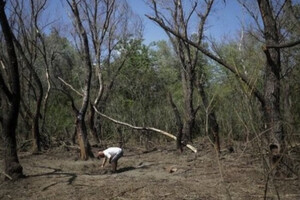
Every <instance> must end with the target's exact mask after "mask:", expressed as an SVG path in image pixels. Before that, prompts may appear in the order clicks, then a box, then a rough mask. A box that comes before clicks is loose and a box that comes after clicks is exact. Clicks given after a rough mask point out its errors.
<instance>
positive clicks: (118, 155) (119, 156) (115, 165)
mask: <svg viewBox="0 0 300 200" xmlns="http://www.w3.org/2000/svg"><path fill="white" fill-rule="evenodd" d="M122 156H123V151H121V152H120V153H118V154H116V155H115V156H114V157H113V158H112V159H111V165H112V168H113V172H116V171H117V167H118V160H119V159H120V158H121V157H122Z"/></svg>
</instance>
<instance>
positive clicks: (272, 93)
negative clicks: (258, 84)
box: [257, 0, 284, 151]
mask: <svg viewBox="0 0 300 200" xmlns="http://www.w3.org/2000/svg"><path fill="white" fill-rule="evenodd" d="M257 2H258V5H259V8H260V12H261V16H262V19H263V23H264V37H265V41H266V46H268V45H274V44H275V45H277V44H279V31H278V28H277V25H276V21H275V19H274V16H273V12H272V8H271V5H270V2H269V1H262V0H258V1H257ZM264 52H265V55H266V65H265V83H264V100H265V104H264V105H263V113H264V123H265V128H266V130H267V134H266V139H267V142H268V143H269V145H275V146H276V147H277V148H278V150H279V151H280V150H282V149H283V147H284V132H283V126H282V119H281V112H280V73H281V61H280V49H279V48H265V49H264Z"/></svg>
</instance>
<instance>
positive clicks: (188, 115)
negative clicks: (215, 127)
mask: <svg viewBox="0 0 300 200" xmlns="http://www.w3.org/2000/svg"><path fill="white" fill-rule="evenodd" d="M191 68H192V67H191V66H188V67H186V68H185V70H183V69H182V72H181V73H182V76H181V77H182V84H183V93H184V108H185V109H184V124H183V134H184V137H185V138H186V139H187V140H189V141H192V138H193V135H192V133H193V128H194V125H195V112H194V107H193V93H194V76H195V75H194V72H193V70H192V69H191Z"/></svg>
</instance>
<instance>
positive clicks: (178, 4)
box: [148, 0, 220, 151]
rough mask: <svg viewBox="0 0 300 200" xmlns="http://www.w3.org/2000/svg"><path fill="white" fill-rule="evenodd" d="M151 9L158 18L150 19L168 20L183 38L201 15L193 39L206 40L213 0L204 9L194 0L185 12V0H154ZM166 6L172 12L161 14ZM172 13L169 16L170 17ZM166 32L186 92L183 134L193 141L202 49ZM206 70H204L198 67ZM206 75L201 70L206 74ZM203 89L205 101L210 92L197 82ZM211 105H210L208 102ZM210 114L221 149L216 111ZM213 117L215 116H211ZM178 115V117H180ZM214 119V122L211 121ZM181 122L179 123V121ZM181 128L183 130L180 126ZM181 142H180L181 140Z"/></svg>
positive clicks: (217, 144)
mask: <svg viewBox="0 0 300 200" xmlns="http://www.w3.org/2000/svg"><path fill="white" fill-rule="evenodd" d="M151 3H152V9H153V11H154V13H155V17H154V18H151V17H150V16H148V17H149V18H150V19H155V20H158V21H160V22H162V23H166V24H168V25H169V26H172V28H173V29H174V30H175V31H176V32H177V33H179V34H180V35H182V36H184V37H189V35H190V34H189V31H190V30H189V28H190V27H189V26H190V21H191V18H192V17H195V15H196V16H198V17H199V21H198V25H197V32H196V34H193V41H194V42H195V44H197V45H198V46H200V45H201V44H202V42H203V32H204V28H205V23H206V20H207V17H208V15H209V13H210V11H211V8H212V5H213V3H214V1H213V0H210V1H205V3H204V5H203V7H204V8H205V9H204V10H203V11H202V10H201V9H200V7H201V5H202V4H200V3H199V2H198V1H194V2H193V3H192V5H191V7H190V11H188V12H186V10H187V9H186V8H184V6H183V1H181V0H174V1H154V0H152V1H151ZM162 8H164V9H165V10H166V11H169V14H162V12H160V10H159V9H162ZM168 16H169V17H168ZM164 30H165V32H166V34H167V35H168V36H169V39H170V41H171V43H172V45H173V48H174V50H175V52H176V54H177V56H178V57H179V60H180V63H181V81H182V88H183V94H184V114H183V118H182V119H181V120H182V121H183V122H182V123H183V136H185V137H186V138H187V139H188V140H191V139H192V137H193V129H194V126H195V118H196V114H197V111H198V110H199V106H198V107H196V108H195V105H194V104H195V103H194V87H195V84H196V68H197V67H200V68H203V66H201V63H200V58H199V57H200V51H199V50H198V49H197V48H194V47H193V46H192V45H189V44H188V43H186V42H184V41H183V40H181V38H180V37H176V36H174V35H173V34H172V33H171V32H169V31H168V30H167V29H164ZM199 71H201V72H203V70H199ZM203 75H204V74H203V73H202V75H200V76H203ZM196 85H197V86H198V88H199V89H200V91H201V92H200V93H199V94H200V96H201V98H202V99H203V103H204V104H206V103H207V98H208V97H207V94H206V91H205V88H204V87H203V84H196ZM171 104H172V107H173V108H174V106H176V105H175V104H174V103H171ZM205 106H208V105H205ZM210 112H211V114H209V116H210V118H209V121H210V123H209V125H210V126H214V127H212V128H211V129H210V130H212V134H213V139H214V141H215V144H216V148H217V149H218V151H219V150H220V144H219V136H218V132H219V130H218V128H217V127H218V123H217V121H216V117H215V114H214V111H213V110H211V111H210ZM211 116H214V117H211ZM178 117H180V116H178V115H177V117H176V118H177V119H178ZM212 121H213V122H212ZM177 124H178V125H180V123H177ZM179 130H180V129H179ZM178 138H179V140H181V139H182V138H181V133H180V132H179V133H178ZM178 144H181V142H178Z"/></svg>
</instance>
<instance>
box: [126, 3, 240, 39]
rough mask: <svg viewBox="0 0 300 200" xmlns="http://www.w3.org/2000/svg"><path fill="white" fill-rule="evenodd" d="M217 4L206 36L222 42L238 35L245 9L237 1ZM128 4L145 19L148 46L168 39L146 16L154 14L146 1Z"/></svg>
mask: <svg viewBox="0 0 300 200" xmlns="http://www.w3.org/2000/svg"><path fill="white" fill-rule="evenodd" d="M216 2H217V4H216V5H215V8H214V9H213V10H212V13H211V15H210V17H209V18H208V24H207V25H208V29H207V31H206V35H207V36H211V37H213V38H215V39H217V40H222V39H223V38H224V37H227V38H228V37H229V38H231V37H233V36H234V35H236V34H237V31H238V29H239V28H240V27H241V21H242V20H243V9H242V7H241V6H240V5H239V4H238V2H237V1H236V0H230V1H226V4H224V3H223V1H216ZM128 3H129V4H130V5H131V8H132V9H133V11H134V12H135V13H137V14H138V15H140V16H141V18H142V19H143V22H144V24H145V30H144V39H145V43H146V44H149V43H151V42H153V41H157V40H167V39H168V38H167V35H166V34H165V32H164V31H163V29H162V28H160V27H159V26H158V25H157V24H155V22H153V21H151V20H149V19H148V18H147V17H146V16H145V14H149V15H151V14H152V13H153V12H152V10H151V9H150V8H149V6H148V5H146V4H145V2H144V0H128Z"/></svg>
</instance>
